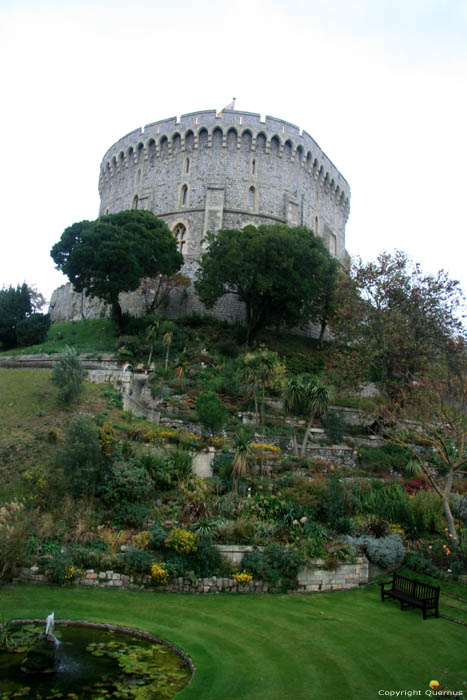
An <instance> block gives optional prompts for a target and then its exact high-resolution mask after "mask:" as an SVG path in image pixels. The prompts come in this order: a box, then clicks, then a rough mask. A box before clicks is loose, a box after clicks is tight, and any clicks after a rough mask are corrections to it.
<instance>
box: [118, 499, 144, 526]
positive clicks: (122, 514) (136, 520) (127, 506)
mask: <svg viewBox="0 0 467 700" xmlns="http://www.w3.org/2000/svg"><path fill="white" fill-rule="evenodd" d="M150 518H151V508H150V506H149V505H148V504H147V503H116V504H114V505H113V506H112V511H111V513H110V518H109V521H110V523H111V524H112V525H115V527H134V528H142V527H146V526H147V523H148V520H150Z"/></svg>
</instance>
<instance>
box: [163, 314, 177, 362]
mask: <svg viewBox="0 0 467 700" xmlns="http://www.w3.org/2000/svg"><path fill="white" fill-rule="evenodd" d="M174 328H175V326H174V324H173V323H172V321H166V322H165V323H164V325H163V327H162V330H163V332H164V335H163V336H162V345H163V346H164V347H165V371H166V372H167V367H168V364H169V350H170V346H171V345H172V338H173V334H174Z"/></svg>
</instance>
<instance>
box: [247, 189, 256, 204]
mask: <svg viewBox="0 0 467 700" xmlns="http://www.w3.org/2000/svg"><path fill="white" fill-rule="evenodd" d="M248 206H249V207H254V206H255V188H254V187H250V189H249V190H248Z"/></svg>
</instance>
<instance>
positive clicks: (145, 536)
mask: <svg viewBox="0 0 467 700" xmlns="http://www.w3.org/2000/svg"><path fill="white" fill-rule="evenodd" d="M151 539H152V533H151V532H149V530H142V531H141V532H138V534H137V535H135V536H134V537H133V546H134V547H135V548H136V549H142V550H146V549H147V548H148V546H149V543H150V541H151Z"/></svg>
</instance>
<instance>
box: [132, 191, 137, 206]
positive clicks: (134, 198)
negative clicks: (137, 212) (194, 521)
mask: <svg viewBox="0 0 467 700" xmlns="http://www.w3.org/2000/svg"><path fill="white" fill-rule="evenodd" d="M131 208H132V209H138V195H137V194H135V196H134V197H133V203H132V205H131Z"/></svg>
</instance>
